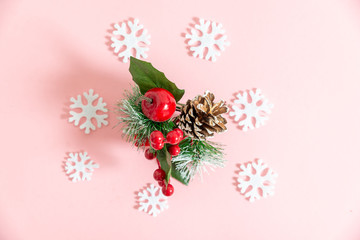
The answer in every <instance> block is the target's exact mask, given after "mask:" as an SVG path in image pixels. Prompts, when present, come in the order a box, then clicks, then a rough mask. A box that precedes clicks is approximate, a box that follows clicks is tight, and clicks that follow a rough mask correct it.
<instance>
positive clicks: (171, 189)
mask: <svg viewBox="0 0 360 240" xmlns="http://www.w3.org/2000/svg"><path fill="white" fill-rule="evenodd" d="M162 193H163V194H164V195H165V196H167V197H170V196H171V195H173V194H174V187H173V185H171V184H170V183H169V184H168V185H167V187H166V186H163V187H162Z"/></svg>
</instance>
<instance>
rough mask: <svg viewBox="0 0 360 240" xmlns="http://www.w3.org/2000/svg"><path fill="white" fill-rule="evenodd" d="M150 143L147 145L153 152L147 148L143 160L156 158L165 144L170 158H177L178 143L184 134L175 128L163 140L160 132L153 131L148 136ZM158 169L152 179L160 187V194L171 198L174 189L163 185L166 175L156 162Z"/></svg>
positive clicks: (178, 151)
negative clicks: (157, 152) (167, 145)
mask: <svg viewBox="0 0 360 240" xmlns="http://www.w3.org/2000/svg"><path fill="white" fill-rule="evenodd" d="M149 139H150V143H149V145H150V146H151V147H152V148H153V149H154V150H155V151H152V149H150V148H148V149H146V150H145V158H146V159H149V160H152V159H154V158H156V151H158V150H161V149H163V147H164V146H165V144H166V143H167V144H169V145H170V146H169V147H168V149H167V150H168V152H169V153H170V155H171V156H177V155H179V153H180V147H179V145H178V144H179V143H180V142H181V141H182V140H183V139H184V133H183V131H181V130H180V129H179V128H176V129H174V130H172V131H170V132H169V133H168V134H167V135H166V138H164V136H163V134H162V133H161V132H160V131H153V132H152V133H151V134H150V138H149ZM158 165H159V168H158V169H156V170H155V172H154V175H153V176H154V179H155V180H156V181H157V182H158V183H159V186H160V187H162V192H163V194H164V195H165V196H171V195H172V194H173V193H174V187H173V186H172V185H171V184H170V183H168V184H167V186H166V184H165V178H166V173H165V171H164V170H162V169H161V167H160V164H159V162H158Z"/></svg>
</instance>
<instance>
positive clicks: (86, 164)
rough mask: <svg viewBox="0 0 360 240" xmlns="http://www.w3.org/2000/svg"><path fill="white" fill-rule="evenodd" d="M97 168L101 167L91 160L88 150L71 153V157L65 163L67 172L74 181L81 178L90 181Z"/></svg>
mask: <svg viewBox="0 0 360 240" xmlns="http://www.w3.org/2000/svg"><path fill="white" fill-rule="evenodd" d="M79 157H80V161H79ZM95 168H99V165H98V164H95V163H94V162H93V161H92V160H90V157H89V156H88V154H87V152H84V153H69V158H68V159H67V162H66V165H65V170H66V174H67V175H68V176H69V178H70V179H71V180H72V181H73V182H77V181H80V180H81V181H85V180H88V181H90V180H91V176H92V174H93V171H94V169H95Z"/></svg>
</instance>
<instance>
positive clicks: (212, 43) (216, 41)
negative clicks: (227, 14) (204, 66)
mask: <svg viewBox="0 0 360 240" xmlns="http://www.w3.org/2000/svg"><path fill="white" fill-rule="evenodd" d="M199 23H200V24H196V25H195V29H197V30H198V31H199V32H200V34H199V32H198V31H196V30H195V29H194V28H192V29H191V34H186V36H185V38H187V39H190V40H189V42H188V44H189V45H190V46H191V47H190V51H192V52H193V53H192V55H193V56H194V57H199V58H204V53H205V51H206V49H207V53H206V56H205V59H206V60H209V59H211V61H213V62H215V61H216V57H217V56H220V51H224V50H225V46H228V45H230V43H229V42H228V41H227V40H226V39H227V36H226V35H225V30H224V29H223V26H222V24H221V23H219V24H216V23H215V22H211V21H206V20H204V19H200V21H199ZM210 24H211V28H210ZM196 44H198V45H196Z"/></svg>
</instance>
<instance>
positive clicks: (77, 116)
mask: <svg viewBox="0 0 360 240" xmlns="http://www.w3.org/2000/svg"><path fill="white" fill-rule="evenodd" d="M83 94H84V97H85V99H86V101H87V104H86V105H84V104H83V102H82V99H81V95H78V96H77V99H75V98H73V97H72V98H70V101H71V102H72V103H73V104H72V105H70V108H71V109H76V108H80V109H81V110H82V111H81V112H74V111H70V114H71V117H70V118H69V122H70V123H71V122H74V124H75V126H78V125H79V123H80V120H81V119H82V118H86V121H85V122H84V123H83V124H81V125H80V129H81V130H82V129H84V128H85V133H86V134H89V133H90V130H95V125H94V124H93V123H92V121H91V120H92V119H93V118H94V119H96V122H97V127H98V128H100V127H101V125H105V126H106V125H108V121H107V120H105V119H106V118H107V117H108V115H107V114H97V113H96V112H97V111H102V112H107V111H108V110H107V109H106V108H105V106H106V103H104V102H103V98H102V97H100V98H99V95H98V94H95V95H94V90H92V89H90V90H89V93H87V92H84V93H83ZM98 98H99V100H98V102H97V104H96V105H93V102H94V101H95V100H96V99H98Z"/></svg>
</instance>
